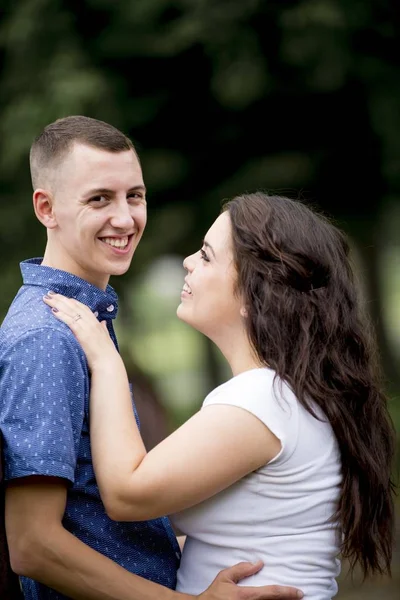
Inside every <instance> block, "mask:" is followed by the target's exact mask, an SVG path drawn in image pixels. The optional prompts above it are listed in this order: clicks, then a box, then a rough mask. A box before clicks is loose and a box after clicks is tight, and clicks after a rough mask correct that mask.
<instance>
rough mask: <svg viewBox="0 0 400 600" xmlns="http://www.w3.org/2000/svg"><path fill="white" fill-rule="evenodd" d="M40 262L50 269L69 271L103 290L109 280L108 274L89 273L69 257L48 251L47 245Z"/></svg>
mask: <svg viewBox="0 0 400 600" xmlns="http://www.w3.org/2000/svg"><path fill="white" fill-rule="evenodd" d="M41 264H42V266H44V267H51V268H52V269H59V270H60V271H65V272H66V273H71V275H75V276H76V277H79V278H80V279H84V280H85V281H87V282H88V283H91V284H92V285H94V286H95V287H97V288H99V289H101V290H103V291H104V290H105V289H106V288H107V285H108V282H109V281H110V276H109V275H108V276H106V275H105V276H101V275H99V273H90V272H89V271H86V270H85V269H83V268H81V267H80V266H79V265H77V264H76V262H75V261H74V260H72V259H71V258H69V257H60V256H57V255H55V254H54V253H53V252H50V250H49V248H48V247H46V250H45V253H44V256H43V260H42V263H41Z"/></svg>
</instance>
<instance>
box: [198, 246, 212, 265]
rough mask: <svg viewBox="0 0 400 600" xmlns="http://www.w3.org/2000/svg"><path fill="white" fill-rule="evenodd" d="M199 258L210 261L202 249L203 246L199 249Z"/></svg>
mask: <svg viewBox="0 0 400 600" xmlns="http://www.w3.org/2000/svg"><path fill="white" fill-rule="evenodd" d="M200 258H201V260H205V261H206V262H210V259H209V258H208V256H207V254H206V252H205V251H204V250H203V248H202V249H201V250H200Z"/></svg>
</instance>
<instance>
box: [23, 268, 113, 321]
mask: <svg viewBox="0 0 400 600" xmlns="http://www.w3.org/2000/svg"><path fill="white" fill-rule="evenodd" d="M42 260H43V259H42V258H30V259H29V260H24V261H23V262H21V263H20V268H21V273H22V279H23V282H24V285H36V286H40V287H44V288H46V290H48V291H49V290H51V291H53V292H56V293H57V294H63V295H64V296H67V297H68V298H75V299H76V300H79V301H80V302H82V303H83V304H86V306H88V307H89V308H90V309H91V310H92V311H93V312H94V313H98V317H99V319H100V320H103V319H115V317H116V316H117V312H118V296H117V294H116V292H115V290H114V289H113V288H112V287H111V286H110V285H107V287H106V289H105V290H101V289H100V288H98V287H96V286H94V285H92V284H91V283H89V282H88V281H85V279H81V278H80V277H77V276H76V275H72V273H68V272H67V271H61V270H60V269H53V267H47V266H42V264H41V263H42ZM96 316H97V315H96Z"/></svg>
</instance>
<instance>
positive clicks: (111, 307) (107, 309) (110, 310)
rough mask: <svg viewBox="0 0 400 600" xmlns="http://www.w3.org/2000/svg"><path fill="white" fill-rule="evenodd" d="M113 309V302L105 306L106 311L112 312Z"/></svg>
mask: <svg viewBox="0 0 400 600" xmlns="http://www.w3.org/2000/svg"><path fill="white" fill-rule="evenodd" d="M113 310H114V304H110V306H107V308H106V311H107V312H112V311H113Z"/></svg>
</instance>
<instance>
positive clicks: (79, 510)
mask: <svg viewBox="0 0 400 600" xmlns="http://www.w3.org/2000/svg"><path fill="white" fill-rule="evenodd" d="M30 161H31V175H32V183H33V188H34V194H33V204H34V210H35V213H36V216H37V218H38V219H39V221H40V222H41V223H42V224H43V225H44V226H45V227H46V229H47V245H46V250H45V253H44V257H43V259H33V260H28V261H25V262H23V263H22V264H21V270H22V276H23V286H22V288H21V289H20V290H19V292H18V294H17V296H16V298H15V299H14V301H13V303H12V305H11V307H10V310H9V312H8V314H7V316H6V318H5V320H4V323H3V325H2V328H1V338H0V339H1V349H0V368H1V378H0V393H1V399H2V405H1V420H0V423H1V430H2V433H3V437H4V455H5V467H6V473H5V475H6V480H7V482H8V483H7V490H6V528H7V538H8V543H9V549H10V557H11V564H12V567H13V570H14V571H15V572H16V573H18V574H19V575H20V576H21V581H22V586H23V591H24V594H25V598H26V600H37V599H40V600H42V599H47V598H49V599H50V598H52V599H59V600H60V599H61V598H65V597H70V598H76V599H85V600H103V599H104V600H106V599H107V600H110V599H111V598H113V599H117V598H118V599H121V600H122V599H127V600H128V599H129V600H136V599H141V600H142V599H143V600H145V599H149V600H150V599H157V600H163V599H164V598H165V599H172V598H175V597H178V596H179V597H180V598H182V597H185V596H184V595H182V594H178V593H176V592H174V591H172V590H173V588H174V586H175V581H176V579H175V578H176V571H177V568H178V565H179V558H180V550H179V546H178V544H177V541H176V538H175V536H174V534H173V532H172V529H171V526H170V523H169V521H168V519H167V518H162V519H156V520H153V521H150V522H141V523H116V522H113V521H111V520H110V519H109V518H108V516H107V515H106V514H105V511H104V507H103V505H102V503H101V500H100V496H99V492H98V489H97V485H96V479H95V475H94V472H93V465H92V460H91V451H90V438H89V426H88V419H89V414H88V400H89V390H90V377H89V373H88V367H87V363H86V359H85V357H84V354H83V352H82V350H81V348H80V346H79V345H78V343H77V342H76V340H75V338H74V337H73V335H72V334H71V332H70V331H69V330H68V329H67V328H66V327H65V326H64V325H63V324H61V323H60V322H57V320H56V319H54V318H53V317H52V315H51V314H50V313H49V309H48V307H46V306H45V304H44V303H43V302H42V300H41V299H42V296H43V295H44V294H45V293H46V292H47V291H48V290H53V291H56V292H60V293H63V294H65V295H67V296H71V297H74V298H77V299H78V300H81V301H83V302H84V303H85V304H87V305H88V306H89V307H90V308H91V309H92V311H93V312H95V314H96V315H97V316H98V318H99V319H100V320H106V322H107V326H108V329H109V332H110V335H111V337H112V339H113V340H114V342H115V344H117V341H116V338H115V334H114V330H113V324H112V321H113V319H114V318H115V316H116V314H117V306H118V300H117V296H116V294H115V292H114V290H113V289H112V288H111V287H110V286H109V285H108V281H109V278H110V275H120V274H122V273H125V272H126V271H127V270H128V268H129V266H130V262H131V260H132V257H133V254H134V252H135V249H136V247H137V245H138V243H139V241H140V239H141V237H142V234H143V230H144V228H145V225H146V189H145V185H144V182H143V177H142V171H141V167H140V164H139V160H138V157H137V154H136V152H135V149H134V147H133V145H132V143H131V142H130V140H129V139H127V138H126V137H125V136H124V135H123V134H122V133H121V132H119V131H118V130H117V129H115V128H114V127H112V126H111V125H108V124H106V123H103V122H101V121H97V120H95V119H89V118H87V117H80V116H78V117H67V118H65V119H60V120H58V121H56V122H55V123H52V124H51V125H49V126H47V127H46V128H45V130H44V131H43V132H42V134H41V135H40V136H39V137H38V138H37V139H36V140H35V142H34V143H33V145H32V148H31V154H30ZM258 568H259V567H257V566H252V565H250V564H247V563H246V564H240V565H237V566H235V567H233V568H231V569H228V570H226V571H223V572H222V573H220V575H219V576H218V578H217V579H216V580H215V582H214V583H213V585H212V586H211V587H210V588H209V590H207V591H205V592H204V593H203V594H202V596H201V597H202V598H203V600H207V599H209V600H211V598H213V599H221V600H222V599H224V598H226V599H228V598H245V597H246V598H257V599H258V598H260V599H261V598H295V597H296V591H295V590H293V589H289V588H280V589H279V590H277V589H275V588H273V589H271V588H269V589H267V588H264V589H262V588H254V589H253V590H249V589H248V590H246V589H245V588H240V587H237V586H236V585H235V584H234V582H237V581H238V580H239V579H242V578H243V577H245V576H247V575H249V574H251V573H254V572H256V571H257V570H258ZM246 594H247V595H246ZM190 597H191V596H186V598H190Z"/></svg>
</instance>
